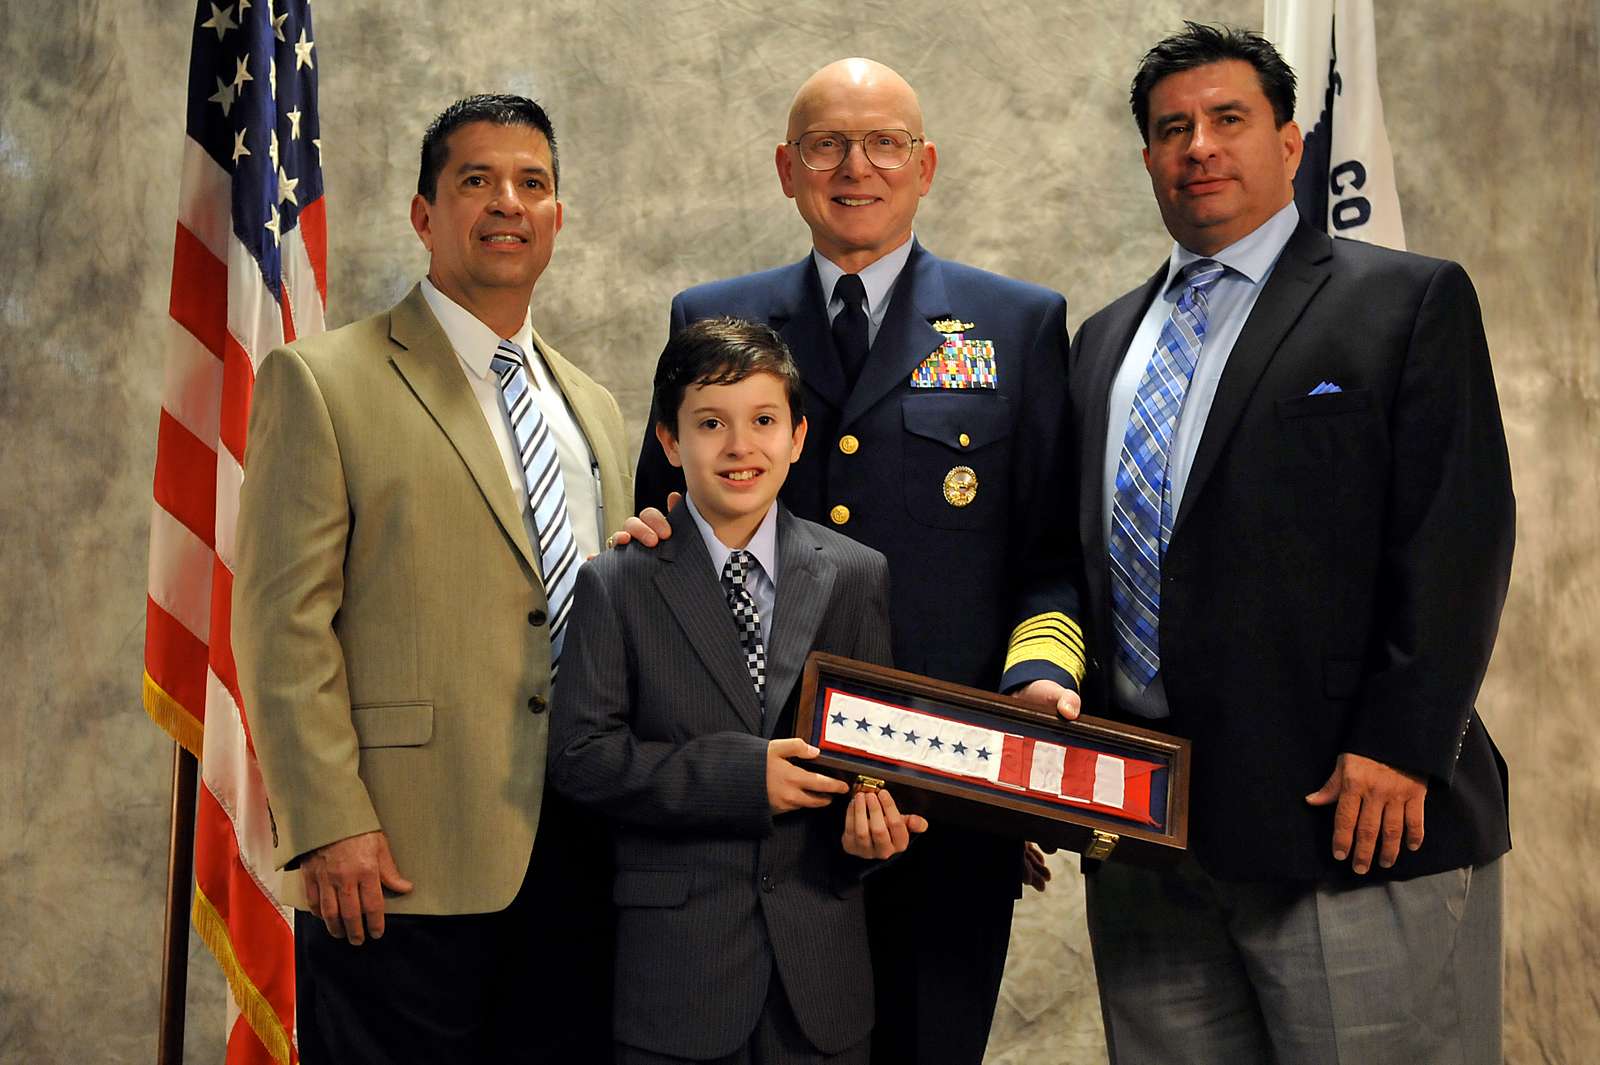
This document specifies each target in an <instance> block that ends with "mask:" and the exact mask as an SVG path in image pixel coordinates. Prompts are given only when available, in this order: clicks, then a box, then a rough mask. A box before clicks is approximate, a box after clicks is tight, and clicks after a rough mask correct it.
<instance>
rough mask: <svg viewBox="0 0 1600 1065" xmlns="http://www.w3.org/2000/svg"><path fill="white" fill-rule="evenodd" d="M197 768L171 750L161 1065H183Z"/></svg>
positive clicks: (158, 1050)
mask: <svg viewBox="0 0 1600 1065" xmlns="http://www.w3.org/2000/svg"><path fill="white" fill-rule="evenodd" d="M198 768H199V763H198V762H197V761H196V760H195V757H194V755H192V754H190V753H189V752H188V751H186V750H184V749H183V745H182V744H179V743H174V744H173V745H172V836H171V838H170V839H169V840H168V842H167V922H166V931H165V933H164V935H163V940H162V944H161V1027H160V1034H159V1035H158V1037H157V1039H156V1065H183V1022H184V1011H185V1007H186V1005H187V1001H186V995H187V991H188V986H189V896H190V890H191V887H192V885H193V884H194V800H195V781H196V777H197V776H198V774H197V772H196V771H197V769H198Z"/></svg>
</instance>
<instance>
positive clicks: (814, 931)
mask: <svg viewBox="0 0 1600 1065" xmlns="http://www.w3.org/2000/svg"><path fill="white" fill-rule="evenodd" d="M670 520H671V521H672V523H673V525H674V527H675V528H677V529H678V535H676V536H674V537H673V538H672V539H670V540H667V541H664V542H663V543H662V544H661V546H660V547H658V548H656V549H654V550H650V551H646V550H640V549H638V548H626V549H623V550H621V551H608V552H603V553H602V554H601V555H600V556H599V557H597V558H595V559H594V560H592V561H590V562H589V563H588V564H587V565H585V566H584V567H583V569H582V570H580V571H579V574H578V585H577V590H576V592H575V596H576V598H575V600H574V607H573V614H572V621H571V629H570V631H569V632H568V635H567V641H566V650H565V652H564V654H563V656H562V661H561V672H560V676H559V678H558V680H557V682H556V688H555V696H554V700H555V706H554V709H553V712H552V717H551V739H550V767H549V774H550V780H551V783H552V784H553V785H554V787H555V788H556V789H557V790H558V791H560V792H563V793H565V794H566V795H568V796H570V797H571V798H573V799H575V800H576V801H578V802H580V803H582V804H585V805H587V806H590V807H592V808H595V809H598V810H600V811H602V812H604V813H605V814H606V815H607V816H608V817H609V818H611V819H612V821H613V822H614V823H615V839H616V864H617V875H616V881H615V887H614V891H613V897H614V900H615V902H616V904H617V907H618V925H617V968H616V1037H617V1039H618V1040H620V1041H622V1042H624V1043H628V1044H630V1045H634V1046H639V1047H642V1048H644V1049H647V1050H652V1051H655V1052H657V1053H663V1054H670V1055H675V1056H679V1057H691V1058H710V1057H721V1056H723V1055H726V1054H730V1053H732V1052H733V1051H734V1050H735V1049H737V1048H738V1047H739V1046H740V1045H742V1044H743V1042H744V1041H745V1040H746V1039H748V1038H749V1036H750V1033H751V1032H752V1031H753V1029H754V1028H755V1025H756V1021H757V1019H758V1018H759V1016H760V1013H761V1009H762V1006H763V1004H764V1003H765V1001H766V998H767V984H768V980H769V977H770V976H771V973H772V971H773V966H774V963H776V967H777V970H778V972H779V974H780V975H781V977H782V980H783V986H784V988H785V990H786V991H787V993H788V998H789V1001H790V1004H791V1005H792V1006H793V1009H794V1013H795V1016H796V1017H797V1018H798V1019H799V1022H800V1027H801V1029H802V1030H803V1031H804V1032H805V1034H806V1036H807V1037H808V1038H809V1039H810V1040H811V1041H812V1042H813V1043H815V1044H816V1046H817V1047H818V1048H819V1049H821V1050H823V1051H825V1052H827V1053H836V1052H838V1051H840V1050H843V1049H845V1048H847V1047H849V1046H851V1045H853V1044H855V1043H857V1042H859V1041H860V1040H861V1039H863V1038H865V1037H866V1035H867V1033H868V1032H869V1031H870V1029H871V1027H872V1017H873V1008H872V978H871V971H870V967H869V965H868V960H867V959H868V947H867V932H866V918H865V915H864V913H863V910H862V905H861V885H860V874H861V872H862V871H863V870H864V868H865V863H861V862H858V861H856V860H855V859H852V858H850V857H849V856H848V855H847V854H845V852H844V850H843V848H842V847H841V846H840V841H839V837H840V833H841V831H842V828H843V813H844V804H843V803H842V802H836V803H834V804H833V805H832V806H830V807H828V808H826V809H822V810H815V811H797V812H794V813H789V814H784V815H781V816H778V817H773V816H772V814H771V813H770V811H769V807H768V805H767V789H766V749H767V742H768V740H769V739H771V738H772V737H774V736H784V735H789V734H791V733H792V730H793V724H792V718H793V713H794V704H795V702H796V700H797V698H798V694H799V684H798V680H799V676H800V671H801V667H802V666H803V665H804V663H805V658H806V655H807V654H808V653H809V652H810V651H813V650H818V651H829V652H832V653H834V654H842V655H848V656H850V657H853V658H860V659H866V660H868V661H873V662H880V663H886V662H887V661H888V656H889V622H888V613H887V591H888V587H887V582H888V574H887V568H886V566H885V563H884V559H883V556H882V555H880V554H878V553H877V552H876V551H872V550H870V549H868V548H864V547H861V546H860V545H859V544H856V543H854V542H853V541H851V540H849V539H846V538H845V537H843V536H839V535H837V534H835V533H832V532H830V531H828V530H826V529H823V528H821V527H819V526H815V525H812V524H810V523H808V522H803V521H800V520H798V519H796V518H795V517H794V516H793V515H791V514H789V513H788V512H787V511H785V510H781V509H780V511H779V516H778V579H777V600H776V605H775V607H774V609H773V618H772V636H771V640H770V646H769V647H768V648H767V698H768V703H767V712H766V715H765V721H764V722H763V717H762V712H761V707H760V705H759V703H758V701H757V699H756V695H755V688H754V686H753V685H752V684H751V682H750V675H749V673H748V672H746V669H745V664H744V652H743V650H742V649H741V647H740V645H739V638H738V635H737V633H736V631H735V627H734V621H733V616H732V614H731V613H730V611H729V609H728V605H727V601H726V600H725V599H724V598H723V593H722V587H721V583H720V581H719V578H718V575H717V573H716V572H715V571H714V570H713V568H712V564H711V559H710V556H709V554H708V553H707V551H706V547H705V543H704V541H703V540H702V539H701V538H700V536H699V532H698V530H697V529H696V527H695V524H694V520H693V518H692V517H691V516H690V515H689V512H688V509H687V507H685V506H683V505H681V504H680V505H679V507H678V508H677V509H676V510H674V511H673V513H672V514H671V515H670Z"/></svg>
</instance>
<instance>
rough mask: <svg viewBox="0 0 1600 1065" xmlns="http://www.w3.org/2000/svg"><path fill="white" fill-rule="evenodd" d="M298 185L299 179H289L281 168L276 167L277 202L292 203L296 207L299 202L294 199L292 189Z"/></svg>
mask: <svg viewBox="0 0 1600 1065" xmlns="http://www.w3.org/2000/svg"><path fill="white" fill-rule="evenodd" d="M298 184H300V179H299V178H292V177H290V176H289V175H288V174H286V173H284V170H283V167H281V166H280V167H278V202H279V203H285V202H287V203H292V204H294V205H295V206H296V207H298V206H299V205H300V201H299V200H297V199H295V198H294V187H295V186H296V185H298Z"/></svg>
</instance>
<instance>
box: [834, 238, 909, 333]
mask: <svg viewBox="0 0 1600 1065" xmlns="http://www.w3.org/2000/svg"><path fill="white" fill-rule="evenodd" d="M911 241H912V238H911V237H907V238H906V242H905V243H904V244H902V245H900V246H899V247H898V248H896V249H895V250H894V251H892V252H890V253H889V254H888V255H885V256H884V257H883V258H881V259H879V260H878V261H877V262H875V263H873V264H872V265H871V266H869V267H867V268H866V269H864V270H861V271H860V275H861V287H862V288H864V289H866V290H867V347H869V348H870V347H872V342H873V341H874V340H877V339H878V326H880V325H882V324H883V316H884V314H885V312H887V311H888V310H889V297H890V296H892V295H894V283H895V282H896V281H898V280H900V272H901V271H902V270H904V269H905V266H906V260H907V259H909V258H911ZM811 259H812V261H813V262H815V263H816V264H817V280H818V281H820V282H822V295H823V298H824V299H826V300H827V301H828V324H829V325H832V324H833V320H834V319H835V318H837V317H838V316H839V312H840V311H842V310H844V299H843V298H842V297H840V296H836V295H834V293H833V289H834V286H835V285H837V284H838V283H839V279H840V278H841V277H843V276H844V275H845V273H846V271H845V270H844V269H843V268H842V267H839V266H836V265H835V264H834V262H833V260H832V259H829V258H828V257H827V256H826V255H823V254H822V253H821V252H820V251H817V250H816V249H815V248H812V249H811Z"/></svg>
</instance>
